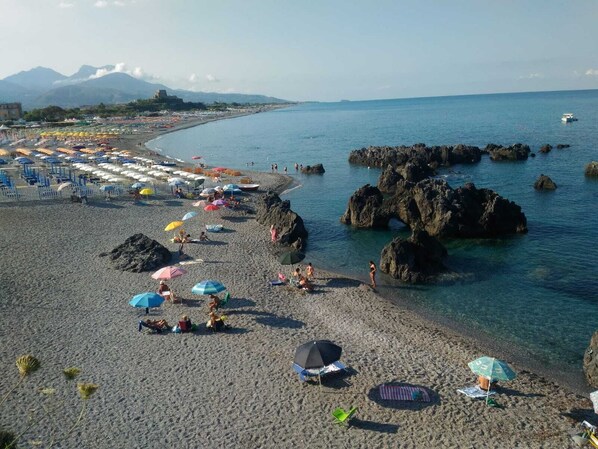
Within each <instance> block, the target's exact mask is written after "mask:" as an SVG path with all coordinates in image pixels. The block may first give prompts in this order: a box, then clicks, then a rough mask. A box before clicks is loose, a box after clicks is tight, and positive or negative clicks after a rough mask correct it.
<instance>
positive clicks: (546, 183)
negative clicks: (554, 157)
mask: <svg viewBox="0 0 598 449" xmlns="http://www.w3.org/2000/svg"><path fill="white" fill-rule="evenodd" d="M534 189H536V190H555V189H556V183H555V182H554V181H553V180H552V179H550V177H549V176H546V175H540V176H539V177H538V179H536V182H535V183H534Z"/></svg>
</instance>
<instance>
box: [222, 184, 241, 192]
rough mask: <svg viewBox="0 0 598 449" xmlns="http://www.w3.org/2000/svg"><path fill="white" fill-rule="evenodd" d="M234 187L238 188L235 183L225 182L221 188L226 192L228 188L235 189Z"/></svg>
mask: <svg viewBox="0 0 598 449" xmlns="http://www.w3.org/2000/svg"><path fill="white" fill-rule="evenodd" d="M235 189H237V190H238V189H239V186H238V185H237V184H226V185H225V186H224V187H223V188H222V190H224V191H225V192H228V191H230V190H235Z"/></svg>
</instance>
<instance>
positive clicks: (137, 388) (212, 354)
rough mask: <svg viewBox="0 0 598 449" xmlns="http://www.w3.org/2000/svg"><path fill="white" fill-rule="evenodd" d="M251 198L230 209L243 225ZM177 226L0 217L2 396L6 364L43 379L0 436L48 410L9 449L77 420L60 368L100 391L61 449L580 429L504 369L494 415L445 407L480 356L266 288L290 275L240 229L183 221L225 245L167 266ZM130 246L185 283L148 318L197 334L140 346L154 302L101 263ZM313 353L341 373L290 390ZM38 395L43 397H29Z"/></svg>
mask: <svg viewBox="0 0 598 449" xmlns="http://www.w3.org/2000/svg"><path fill="white" fill-rule="evenodd" d="M130 143H131V145H133V143H132V141H131V142H130ZM135 144H136V141H135ZM249 174H250V176H251V178H252V179H253V181H254V182H257V183H259V184H260V186H261V187H260V191H262V192H263V191H266V190H274V191H278V192H281V191H283V190H284V189H285V188H286V187H288V184H289V178H287V177H286V176H283V175H278V174H269V173H257V172H255V173H254V172H249ZM256 195H259V193H255V194H254V193H252V194H247V195H245V196H246V197H247V198H248V201H247V202H246V203H245V204H246V205H247V206H249V208H251V204H252V202H253V201H254V198H255V196H256ZM291 207H292V204H291ZM193 209H194V208H193V207H191V201H190V200H183V199H175V198H172V197H155V198H152V199H149V200H144V201H142V202H141V203H139V204H136V203H134V202H133V200H132V199H131V198H126V197H124V198H119V199H115V200H113V201H104V200H101V199H94V200H93V201H90V203H89V204H88V205H82V204H73V203H70V202H68V200H56V201H53V202H28V203H26V204H11V203H3V204H0V229H1V230H2V231H1V232H0V252H1V254H2V263H1V264H0V291H1V292H2V295H1V296H2V301H1V302H0V307H1V308H2V311H1V314H0V324H1V325H0V342H1V345H0V352H1V356H2V357H1V360H2V364H0V390H1V391H2V392H5V391H8V390H9V389H10V388H11V387H12V385H14V384H15V383H16V381H17V380H18V372H17V370H16V367H15V366H14V360H15V359H16V358H17V357H18V356H20V355H22V354H32V355H34V356H36V357H37V358H38V359H40V361H41V363H42V368H41V369H40V370H39V371H38V372H36V373H34V374H33V375H31V376H30V378H28V379H27V382H25V383H24V384H23V385H22V386H20V387H19V389H18V390H17V391H16V392H15V393H13V394H12V395H10V396H9V398H8V399H7V401H6V402H5V403H4V404H3V405H2V406H0V423H1V425H2V427H3V428H5V429H10V430H12V431H13V432H16V433H19V432H21V431H24V430H25V428H26V427H27V424H26V423H27V420H28V417H29V416H34V412H32V409H34V408H35V409H37V410H38V411H39V410H40V407H41V406H42V405H47V404H49V402H45V401H57V402H60V401H64V406H63V407H61V409H60V410H61V413H60V416H58V417H57V419H56V421H57V424H56V425H55V426H54V427H53V426H52V425H50V424H49V422H48V421H43V422H42V423H41V424H40V425H36V426H32V427H31V428H30V429H29V430H27V431H25V433H24V435H23V438H22V439H21V441H20V444H19V447H38V446H39V443H40V442H45V443H46V444H47V441H48V440H49V439H50V438H51V435H52V434H53V432H55V433H57V434H58V435H60V434H61V432H60V429H62V432H63V433H64V429H68V427H69V426H68V423H70V422H73V421H74V420H75V419H76V418H77V413H78V411H79V406H80V402H81V401H80V400H79V399H78V397H77V395H76V392H75V389H74V386H73V385H74V384H71V383H68V382H66V381H65V380H64V376H63V375H62V370H63V369H64V368H65V367H69V366H76V367H79V368H80V369H81V371H82V373H81V375H80V379H81V380H82V381H86V382H93V383H96V384H98V385H99V389H98V391H97V393H96V394H95V395H94V396H93V397H92V398H91V399H90V400H89V403H88V409H87V410H88V411H87V414H86V416H85V418H84V419H83V420H82V422H81V423H80V425H79V426H78V427H77V428H76V430H75V431H74V432H73V433H72V434H71V435H69V437H68V438H67V439H65V440H63V441H61V442H60V443H59V446H57V447H62V448H162V447H177V448H230V447H238V448H294V447H297V446H301V447H306V446H308V447H317V448H320V447H321V448H327V447H334V448H344V447H360V448H361V447H363V448H370V447H372V448H373V447H437V446H442V447H448V448H480V447H484V448H511V447H512V448H515V447H524V448H528V447H529V448H567V447H573V443H572V441H571V439H570V437H569V435H568V432H569V430H570V429H572V428H573V427H575V426H576V425H577V424H578V423H579V422H580V421H581V420H582V419H585V417H586V416H587V415H588V414H590V412H591V403H590V401H589V399H586V398H584V397H582V396H580V395H578V394H576V393H575V392H572V391H571V390H569V389H568V388H566V387H562V386H560V385H558V384H556V383H553V382H551V381H549V380H546V379H544V378H542V377H540V376H538V375H536V374H534V373H532V372H530V371H528V370H526V369H524V367H519V366H517V365H516V364H512V366H513V368H514V370H515V371H516V372H517V373H518V377H517V378H516V379H515V380H513V381H511V382H508V383H504V384H501V386H500V388H499V389H498V390H497V395H496V396H495V397H496V401H497V402H498V403H499V405H500V407H498V408H492V407H488V406H487V405H486V404H485V402H484V400H480V399H477V400H474V399H470V398H468V397H466V396H464V395H462V394H460V393H458V392H457V391H456V390H457V389H458V388H461V387H464V386H470V385H474V384H475V383H476V381H477V379H476V376H475V375H474V374H472V372H471V371H470V369H469V368H468V366H467V363H468V362H469V361H471V360H474V359H476V358H478V357H480V356H482V355H492V354H489V353H488V348H485V347H483V346H482V345H481V344H480V343H479V342H476V341H474V340H471V339H469V338H466V337H463V336H461V335H458V334H456V333H454V332H453V331H450V330H448V329H446V328H444V327H442V326H441V325H439V324H434V323H432V322H428V321H426V320H424V319H423V318H422V317H420V316H418V315H416V314H414V313H412V312H410V311H406V310H403V309H401V308H399V307H396V306H395V305H394V304H392V303H390V302H389V301H387V300H386V299H384V298H383V297H381V296H379V295H378V294H377V293H376V292H375V291H373V290H372V289H371V288H370V287H369V286H367V285H365V284H363V283H361V282H359V281H356V280H353V279H349V278H345V277H341V276H339V275H336V274H334V273H328V272H322V271H321V270H319V269H318V267H317V266H316V267H315V270H316V277H315V281H314V284H315V289H314V292H312V293H307V292H304V291H302V290H300V289H297V288H294V287H290V286H286V285H284V286H271V285H270V284H269V281H270V280H272V279H275V278H276V276H277V274H278V273H279V272H283V273H286V274H287V276H288V275H290V272H291V268H290V267H288V266H282V265H281V264H280V263H279V262H278V260H277V257H276V256H277V255H278V254H279V253H280V252H282V251H283V250H284V248H282V247H281V246H279V245H277V244H273V243H272V242H270V234H269V230H268V228H267V226H263V225H260V224H258V223H257V222H256V221H255V218H254V215H253V214H251V213H246V212H243V211H217V212H214V213H208V212H204V211H201V210H199V212H200V213H199V215H198V216H197V217H194V218H193V219H191V220H189V221H188V222H186V223H185V229H186V231H187V232H189V233H190V234H191V235H192V237H196V236H198V235H199V232H200V231H201V230H203V229H204V227H205V225H206V224H209V223H221V224H223V225H224V231H223V232H221V233H218V234H210V238H211V241H209V242H204V243H201V244H188V245H186V247H185V253H186V255H187V256H188V257H187V258H185V259H184V260H180V261H179V256H178V255H177V254H176V251H177V249H178V245H176V244H173V243H171V242H170V238H171V237H172V233H171V232H164V231H163V229H164V227H165V226H166V224H168V223H169V222H171V221H174V220H179V219H180V218H181V217H182V216H183V215H184V214H185V213H186V212H189V211H190V210H193ZM136 233H143V234H145V235H147V236H148V237H150V238H152V239H155V240H156V241H158V242H160V243H162V244H163V245H165V246H167V247H168V248H169V249H170V250H171V251H172V252H173V261H172V262H171V265H180V263H179V262H185V263H184V264H183V265H182V266H183V267H184V268H185V269H186V270H187V271H188V273H187V274H186V275H184V276H182V277H180V278H177V279H174V280H172V281H168V283H169V285H170V286H171V287H172V289H173V290H174V292H175V294H177V296H179V297H181V298H183V301H182V304H170V303H164V304H163V305H162V307H160V308H159V309H154V310H152V312H151V318H163V319H166V320H167V321H168V322H169V323H171V324H174V323H176V322H177V321H178V320H179V319H180V317H181V316H182V315H188V316H189V317H190V319H191V320H192V322H193V323H198V330H197V331H195V332H191V333H185V334H174V333H165V334H150V333H148V332H145V331H144V332H139V331H138V329H137V324H138V321H139V320H140V319H144V318H145V315H144V310H143V309H135V308H132V307H131V306H130V305H129V304H128V301H129V300H130V299H131V298H132V297H133V296H134V295H136V294H138V293H140V292H145V291H155V290H156V288H157V281H155V280H154V279H152V278H151V277H150V274H151V272H145V273H131V272H122V271H118V270H115V269H114V268H113V267H112V266H111V264H110V261H109V260H108V258H106V257H100V256H99V254H100V253H103V252H109V251H110V250H112V249H113V248H114V247H116V246H118V245H120V244H121V243H123V242H124V241H125V240H126V239H127V238H128V237H130V236H131V235H133V234H136ZM308 244H309V243H308ZM307 262H309V259H306V260H305V261H304V262H302V264H303V263H307ZM365 269H367V267H365V268H364V270H365ZM205 279H216V280H219V281H220V282H222V283H223V284H224V285H226V286H227V288H228V291H229V292H230V294H231V300H230V301H229V303H228V304H227V307H226V309H223V311H224V313H226V315H227V317H228V320H227V321H228V323H230V325H231V329H229V330H228V331H226V332H219V333H212V332H211V331H209V330H208V329H206V327H205V322H206V320H207V313H208V307H207V302H208V301H207V298H206V297H202V296H197V295H193V294H192V293H191V288H192V287H193V285H195V284H196V283H197V282H200V281H202V280H205ZM314 339H328V340H332V341H334V342H335V343H337V344H338V345H340V346H342V348H343V355H342V357H341V360H342V361H343V362H344V363H345V364H346V365H347V366H348V367H349V371H348V373H346V374H344V375H341V376H335V377H331V378H327V379H324V381H323V384H322V386H319V385H318V384H317V383H313V382H307V383H302V382H300V381H299V379H298V376H297V374H296V373H295V372H293V370H292V368H291V365H292V362H293V357H294V353H295V349H296V348H297V347H298V346H299V345H301V344H303V343H305V342H308V341H310V340H314ZM384 384H401V385H411V386H419V387H422V388H425V389H426V391H428V393H429V395H430V398H431V401H430V402H417V401H414V402H410V401H389V400H383V399H382V398H381V397H380V394H379V387H380V386H381V385H384ZM48 387H52V388H55V389H56V393H55V397H53V398H50V399H48V398H45V397H43V396H42V395H41V394H40V392H39V389H40V388H48ZM3 394H4V393H3ZM351 406H356V407H358V412H357V414H356V415H355V418H354V419H353V420H352V421H351V427H350V428H348V429H346V428H344V427H342V426H338V425H335V423H334V419H333V417H332V415H331V412H332V411H333V410H334V409H335V408H337V407H343V408H345V409H349V408H350V407H351ZM56 429H59V430H58V431H57V430H56ZM42 447H45V446H43V445H42Z"/></svg>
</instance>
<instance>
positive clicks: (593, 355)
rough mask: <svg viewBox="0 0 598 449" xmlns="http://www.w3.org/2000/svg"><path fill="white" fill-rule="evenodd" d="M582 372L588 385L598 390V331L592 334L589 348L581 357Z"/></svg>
mask: <svg viewBox="0 0 598 449" xmlns="http://www.w3.org/2000/svg"><path fill="white" fill-rule="evenodd" d="M583 372H584V373H585V375H586V379H587V381H588V383H589V384H590V385H591V386H592V387H594V388H598V331H596V332H594V335H592V339H591V340H590V346H588V348H587V349H586V352H585V353H584V356H583Z"/></svg>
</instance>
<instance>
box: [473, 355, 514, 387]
mask: <svg viewBox="0 0 598 449" xmlns="http://www.w3.org/2000/svg"><path fill="white" fill-rule="evenodd" d="M467 365H468V366H469V368H470V369H471V371H473V373H474V374H477V375H478V376H483V377H485V378H486V379H488V380H489V381H490V382H493V381H495V380H513V379H515V377H517V374H516V373H515V371H513V370H512V369H511V367H510V366H509V365H507V363H506V362H503V361H502V360H498V359H495V358H494V357H486V356H484V357H480V358H479V359H476V360H474V361H472V362H469V363H468V364H467Z"/></svg>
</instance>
